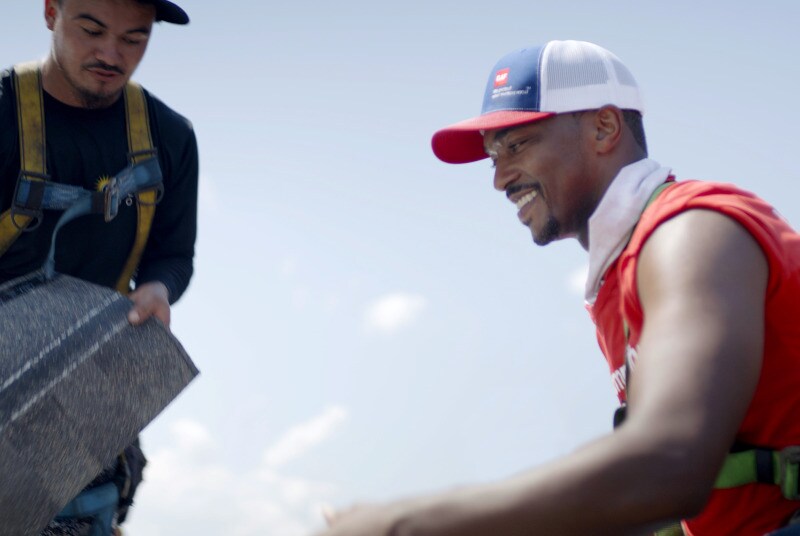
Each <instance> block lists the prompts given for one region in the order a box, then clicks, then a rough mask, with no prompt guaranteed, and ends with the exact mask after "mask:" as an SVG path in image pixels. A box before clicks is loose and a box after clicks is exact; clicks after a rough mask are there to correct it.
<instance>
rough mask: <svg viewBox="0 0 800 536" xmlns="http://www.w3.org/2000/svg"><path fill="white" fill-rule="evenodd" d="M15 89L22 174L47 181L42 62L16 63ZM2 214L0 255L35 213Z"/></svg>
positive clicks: (0, 217) (9, 210)
mask: <svg viewBox="0 0 800 536" xmlns="http://www.w3.org/2000/svg"><path fill="white" fill-rule="evenodd" d="M14 93H16V95H17V125H18V127H17V130H18V132H19V160H20V166H19V169H20V175H25V176H26V177H27V178H28V179H31V180H37V181H44V180H46V177H47V168H46V156H45V155H46V153H45V146H44V107H43V103H42V85H41V72H40V70H39V64H38V62H30V63H21V64H19V65H16V66H14ZM12 209H13V204H12V208H9V209H8V210H6V211H5V212H3V213H2V214H0V255H2V254H3V253H5V252H6V250H8V248H9V247H11V244H13V243H14V241H15V240H16V239H17V238H18V237H19V235H20V234H21V233H22V231H23V230H24V229H25V228H26V227H27V226H28V225H30V224H31V222H32V221H33V220H34V218H33V216H30V215H28V214H20V213H14V212H13V210H12Z"/></svg>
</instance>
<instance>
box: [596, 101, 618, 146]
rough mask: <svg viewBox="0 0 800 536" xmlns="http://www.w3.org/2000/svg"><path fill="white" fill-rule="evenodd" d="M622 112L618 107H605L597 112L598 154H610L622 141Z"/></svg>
mask: <svg viewBox="0 0 800 536" xmlns="http://www.w3.org/2000/svg"><path fill="white" fill-rule="evenodd" d="M624 121H625V119H624V118H623V116H622V110H620V109H619V108H617V107H616V106H611V105H609V106H603V107H602V108H600V109H599V110H597V111H596V112H595V116H594V125H593V127H594V133H595V140H594V141H595V150H596V151H597V153H598V154H608V153H610V152H611V151H612V150H613V149H614V148H615V147H616V146H617V145H618V144H619V142H620V140H621V139H622V130H623V122H624Z"/></svg>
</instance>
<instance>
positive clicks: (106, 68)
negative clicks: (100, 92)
mask: <svg viewBox="0 0 800 536" xmlns="http://www.w3.org/2000/svg"><path fill="white" fill-rule="evenodd" d="M83 68H84V69H103V70H104V71H111V72H113V73H117V74H122V75H124V74H125V73H124V72H122V69H120V68H119V67H117V66H116V65H109V64H107V63H104V62H102V61H97V62H95V63H90V64H88V65H84V66H83Z"/></svg>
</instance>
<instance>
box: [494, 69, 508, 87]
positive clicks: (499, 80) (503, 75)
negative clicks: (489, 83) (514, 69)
mask: <svg viewBox="0 0 800 536" xmlns="http://www.w3.org/2000/svg"><path fill="white" fill-rule="evenodd" d="M508 71H509V68H508V67H506V68H505V69H500V70H499V71H497V74H496V75H494V87H500V86H504V85H506V84H507V83H508Z"/></svg>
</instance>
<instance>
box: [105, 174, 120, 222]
mask: <svg viewBox="0 0 800 536" xmlns="http://www.w3.org/2000/svg"><path fill="white" fill-rule="evenodd" d="M119 201H120V199H119V183H118V182H117V178H116V177H112V178H111V180H110V181H108V184H106V185H105V186H104V187H103V217H104V218H105V220H106V223H108V222H110V221H111V220H113V219H114V218H115V217H116V215H117V213H118V212H119Z"/></svg>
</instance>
